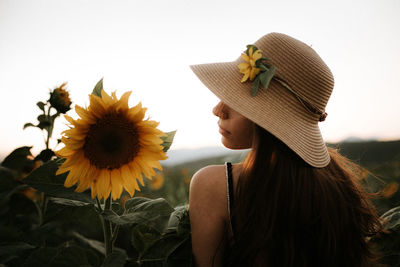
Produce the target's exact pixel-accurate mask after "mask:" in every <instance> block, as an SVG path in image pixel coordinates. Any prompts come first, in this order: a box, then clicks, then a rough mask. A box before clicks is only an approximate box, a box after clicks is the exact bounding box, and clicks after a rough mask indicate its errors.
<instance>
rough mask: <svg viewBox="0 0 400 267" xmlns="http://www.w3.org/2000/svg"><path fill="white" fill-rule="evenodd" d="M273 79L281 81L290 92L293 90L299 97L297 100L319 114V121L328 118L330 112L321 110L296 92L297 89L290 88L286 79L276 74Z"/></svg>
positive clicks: (307, 108)
mask: <svg viewBox="0 0 400 267" xmlns="http://www.w3.org/2000/svg"><path fill="white" fill-rule="evenodd" d="M273 79H274V80H276V81H277V82H279V83H280V84H281V85H282V86H283V87H285V88H286V89H287V90H289V92H291V93H292V94H293V95H294V96H295V97H296V98H297V100H298V101H299V102H300V103H301V104H302V105H303V106H304V108H305V109H306V110H308V111H309V112H311V113H314V114H317V115H319V121H324V120H325V119H326V117H327V116H328V113H326V112H325V111H321V110H319V109H318V108H317V107H315V106H314V105H313V104H311V102H310V101H308V100H307V99H306V98H305V97H301V96H300V95H299V94H298V93H296V91H294V90H293V89H292V88H290V86H289V85H288V84H287V83H286V82H285V81H284V80H282V79H281V78H279V77H278V76H274V77H273Z"/></svg>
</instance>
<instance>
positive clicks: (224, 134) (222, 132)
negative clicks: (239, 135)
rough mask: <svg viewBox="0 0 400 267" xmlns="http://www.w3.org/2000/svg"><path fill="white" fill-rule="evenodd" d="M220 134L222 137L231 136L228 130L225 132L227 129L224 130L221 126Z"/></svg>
mask: <svg viewBox="0 0 400 267" xmlns="http://www.w3.org/2000/svg"><path fill="white" fill-rule="evenodd" d="M219 133H220V134H221V135H223V136H227V135H229V134H230V133H229V132H228V131H227V130H225V129H224V128H222V127H221V126H219Z"/></svg>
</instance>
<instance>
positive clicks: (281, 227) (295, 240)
mask: <svg viewBox="0 0 400 267" xmlns="http://www.w3.org/2000/svg"><path fill="white" fill-rule="evenodd" d="M255 128H256V129H255V136H254V142H253V148H252V150H251V151H250V153H249V155H248V157H247V158H246V160H245V162H244V163H243V169H242V173H241V175H240V177H239V182H238V186H237V190H236V191H235V202H234V203H235V205H234V208H233V212H232V214H233V220H232V221H233V223H234V245H233V247H231V249H229V250H228V251H229V252H228V253H227V255H226V257H225V260H226V265H227V266H273V267H275V266H282V267H286V266H287V267H288V266H304V267H305V266H324V267H329V266H335V267H336V266H341V267H343V266H349V267H350V266H351V267H361V266H369V262H370V260H371V259H372V258H373V256H374V255H373V253H372V252H371V248H370V246H369V244H368V241H367V240H368V237H369V236H371V235H374V234H375V233H376V231H377V230H378V229H380V222H379V218H378V216H377V213H376V210H375V208H374V207H373V206H372V204H371V203H370V201H369V196H368V195H367V193H365V192H364V191H363V189H362V187H361V185H360V184H359V182H358V178H357V175H356V172H355V170H356V169H357V165H355V164H353V163H351V162H350V161H349V160H347V159H346V158H344V157H343V156H341V155H340V154H339V153H338V152H337V151H336V150H334V149H329V153H330V156H331V161H330V163H329V165H328V166H327V167H324V168H314V167H311V166H310V165H308V164H307V163H305V162H304V161H303V160H302V159H301V158H300V157H299V156H297V155H296V154H295V153H294V152H293V151H292V150H291V149H289V148H288V147H287V146H286V145H285V144H284V143H282V142H281V141H280V140H279V139H277V138H276V137H274V136H273V135H272V134H270V133H269V132H267V131H265V130H264V129H262V128H261V127H259V126H257V125H255Z"/></svg>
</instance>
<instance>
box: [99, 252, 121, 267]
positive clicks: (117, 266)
mask: <svg viewBox="0 0 400 267" xmlns="http://www.w3.org/2000/svg"><path fill="white" fill-rule="evenodd" d="M126 259H127V255H126V252H125V251H124V250H114V251H113V252H112V253H111V254H110V255H108V256H107V257H106V258H105V259H104V263H103V265H102V267H123V266H124V265H125V262H126Z"/></svg>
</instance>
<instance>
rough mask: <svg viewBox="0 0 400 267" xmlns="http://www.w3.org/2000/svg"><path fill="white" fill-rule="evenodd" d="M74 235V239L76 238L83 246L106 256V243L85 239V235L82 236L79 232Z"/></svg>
mask: <svg viewBox="0 0 400 267" xmlns="http://www.w3.org/2000/svg"><path fill="white" fill-rule="evenodd" d="M72 235H73V236H74V237H76V238H77V239H78V240H79V241H80V242H82V243H83V244H85V245H87V246H89V247H91V248H93V249H94V250H96V251H98V252H100V253H101V254H103V255H105V254H106V249H105V248H104V243H103V242H100V241H97V240H94V239H90V238H87V237H84V236H83V235H81V234H79V233H77V232H73V233H72Z"/></svg>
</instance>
